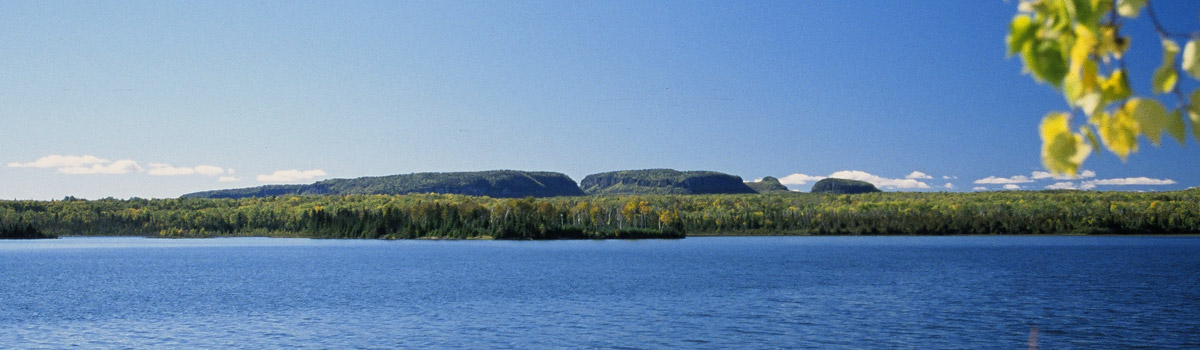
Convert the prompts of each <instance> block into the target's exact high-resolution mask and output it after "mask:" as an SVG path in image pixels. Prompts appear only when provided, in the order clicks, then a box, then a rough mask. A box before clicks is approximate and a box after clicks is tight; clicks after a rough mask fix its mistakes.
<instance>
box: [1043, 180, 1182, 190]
mask: <svg viewBox="0 0 1200 350" xmlns="http://www.w3.org/2000/svg"><path fill="white" fill-rule="evenodd" d="M1175 183H1176V182H1175V180H1171V179H1151V178H1148V177H1126V178H1119V179H1104V180H1088V181H1081V182H1069V181H1062V182H1056V183H1054V184H1053V185H1049V186H1046V188H1048V189H1079V190H1091V189H1095V188H1096V186H1162V185H1174V184H1175Z"/></svg>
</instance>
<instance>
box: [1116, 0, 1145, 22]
mask: <svg viewBox="0 0 1200 350" xmlns="http://www.w3.org/2000/svg"><path fill="white" fill-rule="evenodd" d="M1142 6H1146V0H1118V1H1117V13H1119V14H1121V16H1125V17H1130V18H1135V17H1137V15H1138V12H1140V11H1142Z"/></svg>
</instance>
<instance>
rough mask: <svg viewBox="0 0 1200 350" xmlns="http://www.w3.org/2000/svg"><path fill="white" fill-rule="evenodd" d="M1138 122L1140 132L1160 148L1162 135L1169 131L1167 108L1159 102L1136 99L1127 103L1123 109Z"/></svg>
mask: <svg viewBox="0 0 1200 350" xmlns="http://www.w3.org/2000/svg"><path fill="white" fill-rule="evenodd" d="M1123 109H1125V110H1126V111H1127V113H1129V114H1130V115H1131V116H1133V119H1134V120H1136V121H1137V125H1138V130H1141V132H1142V135H1146V138H1148V139H1150V142H1151V143H1153V144H1154V145H1155V146H1158V145H1159V144H1160V143H1161V142H1162V133H1163V131H1164V130H1166V129H1167V124H1168V120H1167V119H1168V116H1167V108H1166V107H1163V105H1162V103H1159V102H1158V101H1157V100H1153V99H1145V98H1135V99H1132V100H1129V102H1126V103H1125V107H1123Z"/></svg>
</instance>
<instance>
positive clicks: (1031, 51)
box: [1022, 40, 1067, 87]
mask: <svg viewBox="0 0 1200 350" xmlns="http://www.w3.org/2000/svg"><path fill="white" fill-rule="evenodd" d="M1022 58H1024V59H1025V67H1028V68H1029V71H1030V72H1032V73H1033V77H1034V78H1036V79H1038V80H1040V81H1045V82H1048V83H1050V85H1054V86H1055V87H1058V86H1061V85H1062V80H1063V77H1066V76H1067V61H1066V60H1065V59H1064V58H1063V53H1062V48H1061V47H1060V46H1059V44H1058V42H1056V41H1054V40H1045V41H1042V42H1041V43H1038V44H1037V45H1035V46H1034V47H1030V48H1027V49H1026V50H1025V51H1022Z"/></svg>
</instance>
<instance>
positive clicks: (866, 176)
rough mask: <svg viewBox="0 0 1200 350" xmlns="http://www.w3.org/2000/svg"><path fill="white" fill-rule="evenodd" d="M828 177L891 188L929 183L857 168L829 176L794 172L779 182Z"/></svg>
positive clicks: (816, 179)
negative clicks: (877, 173)
mask: <svg viewBox="0 0 1200 350" xmlns="http://www.w3.org/2000/svg"><path fill="white" fill-rule="evenodd" d="M914 174H920V175H922V176H928V175H925V174H924V173H921V172H919V171H914V172H913V174H909V175H908V176H913V175H914ZM830 177H833V178H839V179H849V180H858V181H866V182H870V183H871V184H872V185H875V187H879V188H891V189H912V188H929V184H927V183H924V182H921V181H917V180H915V179H908V178H905V179H890V178H886V177H882V176H876V175H874V174H871V173H868V172H865V171H859V170H842V171H838V172H835V173H833V174H829V176H812V175H806V174H800V173H796V174H791V175H788V176H784V177H781V178H779V183H781V184H784V185H803V184H806V183H809V182H812V181H818V180H821V179H824V178H830Z"/></svg>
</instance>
